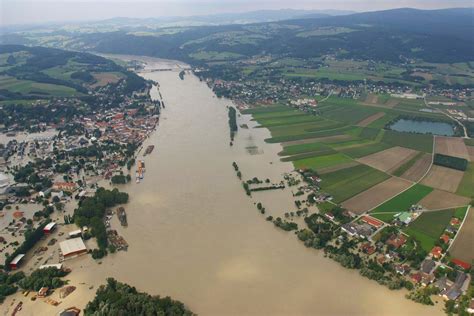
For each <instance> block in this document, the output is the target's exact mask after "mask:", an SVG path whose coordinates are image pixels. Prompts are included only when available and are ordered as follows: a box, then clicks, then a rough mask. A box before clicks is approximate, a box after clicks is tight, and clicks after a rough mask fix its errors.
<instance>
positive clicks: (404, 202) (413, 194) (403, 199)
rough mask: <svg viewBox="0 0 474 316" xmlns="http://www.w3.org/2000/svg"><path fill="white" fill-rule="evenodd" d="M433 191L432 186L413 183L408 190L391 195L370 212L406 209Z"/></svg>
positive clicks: (389, 211) (395, 211) (391, 211)
mask: <svg viewBox="0 0 474 316" xmlns="http://www.w3.org/2000/svg"><path fill="white" fill-rule="evenodd" d="M431 191H433V189H432V188H430V187H427V186H424V185H421V184H415V185H413V186H412V187H411V188H409V189H408V190H406V191H404V192H402V193H400V194H399V195H397V196H395V197H393V198H392V199H390V200H388V201H387V202H385V203H383V204H382V205H380V206H378V207H376V208H375V209H374V210H373V211H372V213H399V212H403V211H407V210H408V209H409V208H410V207H411V206H412V205H414V204H417V203H418V202H419V201H420V200H422V199H423V198H424V197H425V196H427V195H428V194H430V193H431Z"/></svg>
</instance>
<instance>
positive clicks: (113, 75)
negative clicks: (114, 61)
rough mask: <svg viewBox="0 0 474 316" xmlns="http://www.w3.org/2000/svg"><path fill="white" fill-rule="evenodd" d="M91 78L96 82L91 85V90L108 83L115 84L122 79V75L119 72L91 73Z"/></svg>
mask: <svg viewBox="0 0 474 316" xmlns="http://www.w3.org/2000/svg"><path fill="white" fill-rule="evenodd" d="M92 76H93V77H94V79H95V80H96V82H95V83H94V84H92V85H91V87H92V88H97V87H103V86H106V85H108V84H109V83H117V82H118V81H119V80H120V79H122V78H123V75H122V74H121V73H119V72H98V73H93V74H92Z"/></svg>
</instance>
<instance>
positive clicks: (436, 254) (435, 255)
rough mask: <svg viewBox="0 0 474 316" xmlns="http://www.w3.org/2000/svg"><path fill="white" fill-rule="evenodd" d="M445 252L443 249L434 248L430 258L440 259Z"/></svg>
mask: <svg viewBox="0 0 474 316" xmlns="http://www.w3.org/2000/svg"><path fill="white" fill-rule="evenodd" d="M442 252H443V249H442V248H441V247H439V246H435V247H433V249H431V252H430V256H431V257H432V258H435V259H439V258H440V257H441V254H442Z"/></svg>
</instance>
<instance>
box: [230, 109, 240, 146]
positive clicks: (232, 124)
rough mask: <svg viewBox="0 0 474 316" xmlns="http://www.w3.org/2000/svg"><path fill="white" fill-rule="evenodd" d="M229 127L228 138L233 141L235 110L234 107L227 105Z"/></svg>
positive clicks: (235, 127)
mask: <svg viewBox="0 0 474 316" xmlns="http://www.w3.org/2000/svg"><path fill="white" fill-rule="evenodd" d="M228 116H229V128H230V140H231V141H234V135H235V132H237V129H238V126H237V111H236V109H235V108H234V107H232V106H230V107H229V113H228Z"/></svg>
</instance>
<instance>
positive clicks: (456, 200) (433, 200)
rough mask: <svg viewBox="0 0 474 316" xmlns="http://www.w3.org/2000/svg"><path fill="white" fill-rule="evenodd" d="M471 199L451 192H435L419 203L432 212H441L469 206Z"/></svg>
mask: <svg viewBox="0 0 474 316" xmlns="http://www.w3.org/2000/svg"><path fill="white" fill-rule="evenodd" d="M470 201H471V199H469V198H466V197H463V196H459V195H456V194H453V193H450V192H446V191H441V190H433V192H431V193H430V194H428V195H427V196H425V197H424V198H423V199H422V200H421V201H419V202H418V203H419V204H420V205H423V207H425V208H427V209H430V210H439V209H447V208H453V207H458V206H463V205H468V204H469V202H470Z"/></svg>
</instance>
